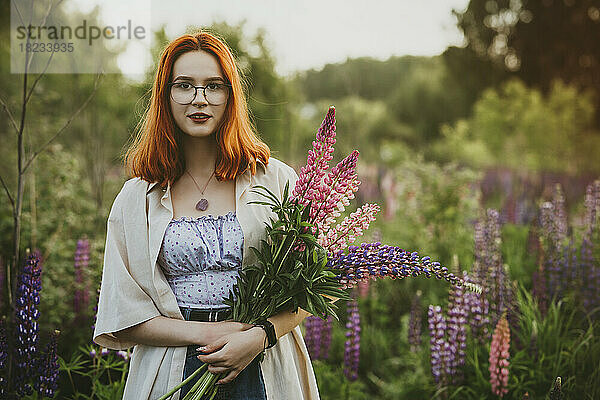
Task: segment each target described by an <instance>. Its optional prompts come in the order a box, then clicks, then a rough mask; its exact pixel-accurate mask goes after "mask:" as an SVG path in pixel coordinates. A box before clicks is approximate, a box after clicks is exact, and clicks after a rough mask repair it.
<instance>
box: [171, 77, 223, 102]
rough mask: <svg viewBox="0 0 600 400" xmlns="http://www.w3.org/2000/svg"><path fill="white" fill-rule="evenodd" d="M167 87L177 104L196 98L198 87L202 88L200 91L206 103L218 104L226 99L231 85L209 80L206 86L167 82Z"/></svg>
mask: <svg viewBox="0 0 600 400" xmlns="http://www.w3.org/2000/svg"><path fill="white" fill-rule="evenodd" d="M169 87H170V91H171V98H172V99H173V101H174V102H176V103H177V104H181V105H187V104H191V103H192V101H194V99H195V98H196V94H197V93H198V89H202V93H203V94H204V98H205V99H206V101H207V102H208V104H210V105H213V106H220V105H221V104H223V103H225V102H226V101H227V98H228V97H229V88H230V87H231V85H230V84H228V83H213V82H211V83H209V84H208V85H206V86H194V85H192V84H190V83H188V82H171V83H169Z"/></svg>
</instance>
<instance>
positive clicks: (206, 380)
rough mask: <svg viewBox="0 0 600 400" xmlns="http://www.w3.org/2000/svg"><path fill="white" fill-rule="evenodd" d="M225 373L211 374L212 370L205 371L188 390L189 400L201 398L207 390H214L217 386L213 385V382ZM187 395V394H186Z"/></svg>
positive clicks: (200, 399)
mask: <svg viewBox="0 0 600 400" xmlns="http://www.w3.org/2000/svg"><path fill="white" fill-rule="evenodd" d="M224 376H225V374H218V375H217V374H213V373H212V372H209V371H206V373H205V374H204V375H203V376H202V378H201V379H200V381H199V382H198V383H197V384H196V385H194V387H193V388H192V389H190V392H189V393H191V394H192V395H191V397H190V400H202V397H203V396H204V394H206V391H207V390H209V391H210V390H212V391H213V392H216V390H217V388H216V387H215V382H216V381H217V380H218V379H220V378H222V377H224ZM186 397H187V396H186Z"/></svg>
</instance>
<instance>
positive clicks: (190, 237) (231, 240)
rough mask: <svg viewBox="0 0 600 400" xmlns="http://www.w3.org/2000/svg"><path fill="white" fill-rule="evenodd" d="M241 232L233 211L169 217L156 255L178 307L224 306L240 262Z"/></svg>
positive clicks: (242, 237) (208, 307)
mask: <svg viewBox="0 0 600 400" xmlns="http://www.w3.org/2000/svg"><path fill="white" fill-rule="evenodd" d="M243 243H244V235H243V232H242V227H241V226H240V223H239V221H238V219H237V217H236V215H235V213H234V212H233V211H230V212H229V213H227V214H225V215H218V216H212V215H203V216H201V217H197V218H196V217H180V218H176V219H172V220H171V222H170V223H169V225H168V226H167V230H166V232H165V235H164V237H163V242H162V246H161V249H160V253H159V255H158V263H159V265H160V267H161V268H162V270H163V272H164V274H165V277H166V278H167V281H168V282H169V285H170V286H171V289H173V293H174V294H175V297H176V298H177V304H178V305H179V306H180V307H193V308H201V309H210V308H219V307H226V305H225V304H223V299H224V298H227V297H229V290H230V289H232V288H233V285H234V284H235V283H236V278H237V276H238V272H239V270H240V269H241V265H242V251H243Z"/></svg>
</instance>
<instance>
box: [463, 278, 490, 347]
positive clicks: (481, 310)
mask: <svg viewBox="0 0 600 400" xmlns="http://www.w3.org/2000/svg"><path fill="white" fill-rule="evenodd" d="M463 279H464V280H465V282H472V280H473V278H471V277H470V276H469V275H468V274H467V273H466V272H463ZM463 296H464V306H465V309H466V311H467V315H468V317H467V320H468V322H469V325H470V326H471V334H472V336H473V337H475V338H477V339H478V340H479V342H480V343H483V342H485V341H486V340H487V338H488V337H489V332H488V324H489V302H488V300H487V298H486V297H485V295H484V293H482V292H475V291H465V292H464V293H463Z"/></svg>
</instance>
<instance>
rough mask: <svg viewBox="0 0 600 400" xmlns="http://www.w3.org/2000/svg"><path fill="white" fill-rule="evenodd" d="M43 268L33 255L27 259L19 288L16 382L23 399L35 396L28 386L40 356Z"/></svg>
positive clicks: (35, 255) (34, 253)
mask: <svg viewBox="0 0 600 400" xmlns="http://www.w3.org/2000/svg"><path fill="white" fill-rule="evenodd" d="M41 274H42V265H41V261H40V259H39V256H38V255H37V254H36V252H33V253H31V254H29V255H28V256H27V258H26V259H25V265H24V267H23V273H22V274H21V276H20V279H19V283H18V286H17V302H16V318H15V322H16V329H17V332H16V333H17V335H16V342H17V343H16V355H17V357H16V365H17V370H16V379H15V383H16V384H15V387H16V391H17V395H19V396H21V397H23V396H25V395H30V394H32V393H33V389H32V387H31V385H30V384H29V383H27V379H28V377H30V376H32V372H33V369H34V365H33V364H34V355H35V353H36V352H37V342H38V330H39V328H38V322H37V320H38V318H39V316H40V312H39V310H38V309H37V305H38V304H39V303H40V291H41V290H42V279H41Z"/></svg>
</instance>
